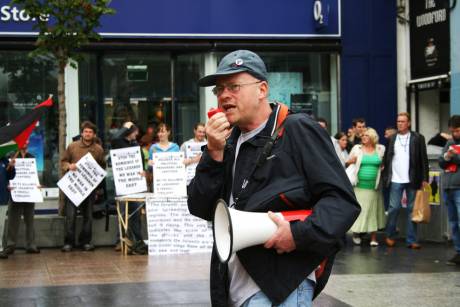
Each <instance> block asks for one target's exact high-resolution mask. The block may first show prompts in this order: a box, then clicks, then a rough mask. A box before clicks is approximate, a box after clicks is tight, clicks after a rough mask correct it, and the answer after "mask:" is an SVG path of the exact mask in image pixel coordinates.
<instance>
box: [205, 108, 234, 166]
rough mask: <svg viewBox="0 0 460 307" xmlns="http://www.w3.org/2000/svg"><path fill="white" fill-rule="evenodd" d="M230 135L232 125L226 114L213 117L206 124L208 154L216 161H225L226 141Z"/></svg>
mask: <svg viewBox="0 0 460 307" xmlns="http://www.w3.org/2000/svg"><path fill="white" fill-rule="evenodd" d="M229 135H230V123H229V122H228V120H227V117H226V116H225V114H224V113H222V112H219V113H217V114H215V115H213V116H212V117H211V118H210V119H209V121H208V122H207V123H206V136H207V138H208V152H209V154H210V156H211V158H213V159H214V160H216V161H223V160H224V148H225V140H226V139H227V137H228V136H229Z"/></svg>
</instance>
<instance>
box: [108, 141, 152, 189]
mask: <svg viewBox="0 0 460 307" xmlns="http://www.w3.org/2000/svg"><path fill="white" fill-rule="evenodd" d="M110 159H111V161H112V171H113V181H114V182H115V191H116V193H117V195H128V194H135V193H140V192H145V191H147V181H146V180H145V177H144V176H142V175H141V174H142V173H143V172H144V166H143V165H142V156H141V148H140V147H139V146H133V147H126V148H120V149H112V150H111V151H110Z"/></svg>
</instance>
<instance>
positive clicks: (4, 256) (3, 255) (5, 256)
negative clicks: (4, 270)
mask: <svg viewBox="0 0 460 307" xmlns="http://www.w3.org/2000/svg"><path fill="white" fill-rule="evenodd" d="M0 259H8V254H7V253H5V251H1V252H0Z"/></svg>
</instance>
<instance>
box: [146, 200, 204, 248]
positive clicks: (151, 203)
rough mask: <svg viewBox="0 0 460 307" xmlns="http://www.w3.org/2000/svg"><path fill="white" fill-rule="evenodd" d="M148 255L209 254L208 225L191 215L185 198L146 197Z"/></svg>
mask: <svg viewBox="0 0 460 307" xmlns="http://www.w3.org/2000/svg"><path fill="white" fill-rule="evenodd" d="M146 214H147V230H148V247H149V255H172V254H186V253H210V252H211V251H212V246H213V235H212V229H211V227H210V224H209V223H208V222H207V221H205V220H202V219H199V218H197V217H195V216H193V215H191V214H190V213H189V211H188V207H187V198H186V197H158V196H154V197H147V199H146Z"/></svg>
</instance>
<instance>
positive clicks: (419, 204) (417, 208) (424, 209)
mask: <svg viewBox="0 0 460 307" xmlns="http://www.w3.org/2000/svg"><path fill="white" fill-rule="evenodd" d="M429 200H430V192H429V191H427V190H425V189H423V190H417V193H416V194H415V201H414V208H412V222H415V223H425V224H426V223H429V222H430V218H431V208H430V204H429Z"/></svg>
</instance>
